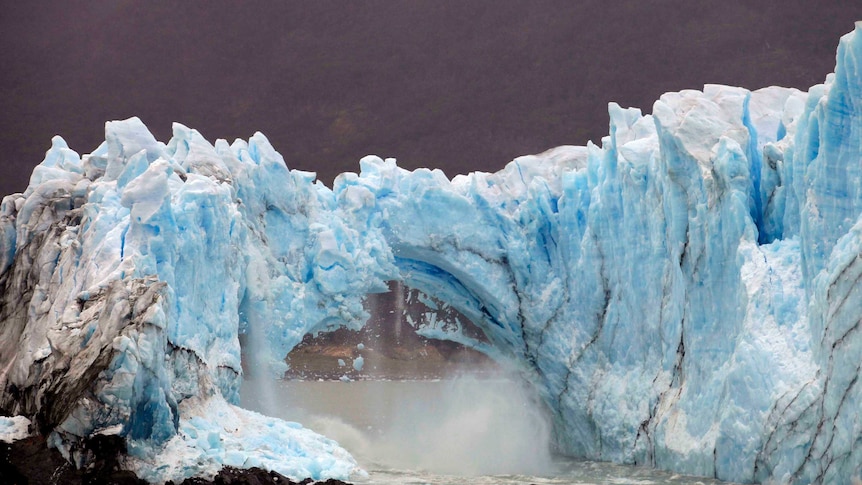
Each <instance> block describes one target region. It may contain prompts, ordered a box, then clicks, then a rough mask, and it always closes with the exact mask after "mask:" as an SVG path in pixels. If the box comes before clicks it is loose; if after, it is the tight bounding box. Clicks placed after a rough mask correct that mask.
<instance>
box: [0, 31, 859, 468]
mask: <svg viewBox="0 0 862 485" xmlns="http://www.w3.org/2000/svg"><path fill="white" fill-rule="evenodd" d="M860 66H862V23H857V25H856V29H855V31H854V32H851V33H850V34H847V35H846V36H844V37H843V38H842V39H841V42H840V44H839V48H838V55H837V64H836V69H835V72H834V73H833V74H830V75H829V76H827V78H826V81H825V83H824V84H822V85H817V86H814V87H812V88H811V89H810V90H809V91H808V92H807V93H805V92H801V91H797V90H794V89H785V88H766V89H761V90H758V91H754V92H749V91H747V90H744V89H741V88H733V87H726V86H716V85H708V86H706V87H705V88H704V89H703V91H682V92H679V93H668V94H665V95H664V96H662V97H661V99H660V100H658V101H657V102H656V103H655V105H654V106H653V114H651V115H642V114H641V112H640V111H639V110H637V109H623V108H620V107H619V106H617V105H615V104H611V105H610V110H609V111H610V119H611V122H610V134H609V136H608V137H605V138H604V139H603V140H602V143H601V146H596V145H592V144H590V145H589V146H587V147H560V148H557V149H553V150H551V151H549V152H546V153H544V154H541V155H536V156H525V157H521V158H518V159H516V160H514V161H513V162H511V163H510V164H509V165H507V166H506V168H504V169H503V170H501V171H500V172H498V173H495V174H485V173H473V174H471V175H468V176H457V177H455V178H454V179H452V180H449V179H447V178H446V176H445V175H444V174H443V173H442V172H440V171H437V170H425V169H420V170H416V171H414V172H408V171H406V170H403V169H401V168H399V167H397V166H396V164H395V161H394V160H391V159H389V160H382V159H380V158H377V157H366V158H364V159H363V160H362V161H361V162H360V165H361V173H360V174H359V175H356V174H349V173H348V174H343V175H341V176H340V177H339V178H338V179H336V181H335V183H334V187H333V188H332V189H329V188H327V187H325V186H324V185H322V184H320V183H317V182H314V175H313V174H309V173H304V172H299V171H289V170H288V169H287V167H286V165H285V163H284V161H283V159H282V157H281V156H280V155H279V154H278V153H277V152H276V151H275V150H274V149H273V148H272V147H271V146H270V144H269V143H268V142H267V140H266V138H265V137H264V136H263V135H261V134H256V135H254V136H253V137H252V138H251V139H250V140H249V141H248V142H244V141H236V142H234V143H233V144H231V145H229V144H228V143H227V142H225V141H224V140H218V141H216V143H215V144H214V145H211V144H210V143H209V142H207V141H206V140H205V139H204V138H203V137H202V136H201V135H200V134H199V133H198V132H197V131H195V130H192V129H189V128H186V127H184V126H182V125H179V124H177V125H175V126H174V136H173V138H172V139H171V140H170V142H169V143H168V144H163V143H160V142H158V141H156V140H155V139H154V138H153V136H152V135H151V134H150V133H149V132H148V131H147V129H146V127H145V126H144V125H143V124H142V123H141V122H140V121H139V120H137V119H134V118H133V119H130V120H126V121H118V122H110V123H108V124H107V125H106V140H105V142H104V143H103V144H102V145H101V146H99V147H98V148H97V149H96V150H95V151H94V152H93V153H91V154H89V155H85V156H84V157H79V156H78V154H77V153H75V152H73V151H72V150H70V149H69V148H68V147H67V146H66V144H65V142H64V141H63V140H62V139H61V138H59V137H57V138H55V139H54V142H53V146H52V148H51V149H50V150H49V151H48V153H47V155H46V158H45V161H44V162H43V163H42V164H41V165H39V166H38V167H37V168H36V169H35V170H34V172H33V175H32V178H31V181H30V185H29V187H28V188H27V190H26V192H24V193H23V194H14V195H11V196H8V197H6V198H5V199H4V200H3V203H2V209H0V285H2V289H3V292H2V295H3V296H2V298H3V300H2V307H0V322H2V327H0V369H2V370H0V387H2V389H3V391H2V394H0V409H2V410H3V411H4V412H6V413H7V414H13V415H14V414H20V415H24V416H26V417H28V418H31V419H32V420H33V422H34V424H35V426H36V427H37V428H38V430H39V431H41V432H42V433H46V434H47V433H50V435H51V442H52V443H53V444H54V445H56V446H57V447H58V448H59V449H61V450H62V451H63V452H64V453H65V454H66V455H67V456H68V457H69V458H70V459H72V460H75V461H77V462H79V463H81V462H84V461H86V460H87V458H88V457H87V454H86V452H85V450H83V449H82V448H81V443H82V442H83V440H84V439H85V438H87V437H89V436H92V435H94V434H99V433H114V434H120V435H121V436H123V437H125V439H126V442H127V443H128V446H129V453H130V458H129V460H128V465H129V466H130V467H132V468H133V469H135V470H137V471H138V472H139V473H140V474H141V475H142V476H144V477H147V478H148V479H149V480H151V481H154V482H156V481H159V480H164V479H167V478H181V477H184V476H190V475H195V474H198V475H200V474H206V473H211V472H212V471H214V470H215V468H217V467H218V466H220V465H221V464H231V465H237V466H252V465H256V464H257V465H259V464H264V465H265V466H275V465H274V463H276V462H277V463H280V464H281V465H280V466H281V468H278V469H277V470H278V471H280V472H281V473H284V474H287V475H292V476H295V477H305V476H311V477H313V478H325V477H328V476H333V477H341V478H348V477H349V475H350V474H351V473H355V472H356V469H355V463H354V462H353V461H352V459H351V458H350V457H349V456H348V455H347V454H346V453H345V452H344V451H343V450H341V449H340V448H339V447H338V446H337V445H336V444H335V443H334V442H332V441H329V440H327V439H326V438H323V437H320V436H318V435H315V434H313V433H311V432H309V431H307V430H304V429H302V428H301V427H299V426H298V425H293V424H287V423H282V422H277V421H276V420H271V419H269V418H265V417H262V416H259V415H255V414H254V413H249V412H246V411H242V410H240V409H238V408H236V407H235V406H234V404H235V403H236V402H237V400H238V388H239V386H240V383H241V380H242V368H241V364H240V362H241V359H240V357H241V356H240V351H241V348H240V341H239V337H238V336H239V335H240V334H246V337H247V341H248V342H251V343H253V345H252V344H249V345H248V346H247V348H245V349H243V351H245V352H248V353H249V354H250V355H249V356H248V357H249V361H251V362H254V363H255V365H256V366H258V367H260V366H263V367H266V368H267V371H268V372H270V373H272V374H273V375H278V374H279V373H280V372H281V371H282V370H283V365H284V364H283V358H284V356H285V355H286V354H287V352H288V351H289V350H290V349H291V348H292V347H293V346H295V345H296V344H297V343H299V342H300V340H301V339H302V337H303V336H304V335H305V334H307V333H309V332H318V331H325V330H328V329H332V328H335V327H338V326H342V325H344V326H349V327H353V328H356V327H359V326H361V325H362V324H363V322H364V321H365V318H366V315H365V313H364V310H363V307H362V300H363V298H364V296H365V295H367V294H368V293H371V292H383V291H386V290H387V282H388V281H391V280H397V281H402V282H404V284H406V285H408V286H410V287H412V288H415V289H418V290H421V291H422V292H424V293H426V294H428V295H431V296H433V297H434V298H436V299H437V300H439V301H442V302H444V303H445V304H447V305H450V306H451V307H453V308H455V309H457V310H458V311H459V312H461V314H463V315H465V316H466V317H468V318H469V319H470V320H471V321H472V322H473V323H475V324H476V325H477V326H478V327H479V328H480V329H481V330H482V331H483V332H484V333H485V336H486V337H487V339H486V341H478V340H475V339H473V338H470V337H469V336H466V335H464V334H462V333H459V331H458V329H457V328H455V329H454V330H453V329H452V328H451V327H449V328H442V327H440V328H426V329H424V331H425V334H426V335H430V336H435V337H438V338H451V339H455V340H459V341H461V342H463V343H466V344H468V345H473V346H475V347H476V348H478V349H480V350H482V351H484V352H486V353H488V354H490V355H492V356H493V357H495V358H497V359H499V360H502V361H506V362H510V363H512V364H514V365H516V366H517V367H518V368H520V369H521V371H522V372H524V373H525V374H526V375H527V376H528V377H529V378H530V380H531V381H533V382H535V383H536V384H537V386H538V388H539V390H540V392H541V394H542V396H543V397H544V399H545V400H546V402H547V403H548V405H549V407H550V409H551V411H552V413H553V415H554V419H555V423H554V428H555V434H556V441H557V445H558V446H559V448H560V450H561V451H563V452H565V453H568V454H570V455H573V456H579V457H585V458H589V459H595V460H611V461H617V462H624V463H639V464H648V465H654V466H657V467H660V468H664V469H668V470H674V471H677V472H683V473H687V474H696V475H706V476H715V477H717V478H720V479H726V480H733V481H739V482H751V481H764V480H767V479H774V480H777V481H780V482H788V481H793V482H798V483H808V482H825V483H848V482H850V481H852V480H854V479H856V480H862V421H860V418H859V416H860V409H862V382H860V374H862V369H860V365H862V364H860V362H862V324H860V317H862V72H860ZM354 364H355V363H354ZM359 365H361V364H359ZM247 428H248V429H254V430H256V431H254V432H251V431H248V429H247ZM260 430H277V432H275V431H272V432H269V431H266V432H262V431H260ZM171 456H173V457H176V456H183V457H190V456H191V457H193V458H192V459H190V460H186V461H183V460H180V461H178V462H171V463H172V464H166V459H167V457H171Z"/></svg>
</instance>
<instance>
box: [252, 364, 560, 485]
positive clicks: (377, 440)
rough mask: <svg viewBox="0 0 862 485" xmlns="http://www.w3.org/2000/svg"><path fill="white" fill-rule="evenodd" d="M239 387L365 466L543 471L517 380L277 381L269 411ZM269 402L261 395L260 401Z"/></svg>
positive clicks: (536, 419) (545, 450) (545, 453)
mask: <svg viewBox="0 0 862 485" xmlns="http://www.w3.org/2000/svg"><path fill="white" fill-rule="evenodd" d="M260 387H261V386H251V387H250V388H249V389H245V388H244V390H243V405H245V406H249V407H251V408H252V409H255V410H257V411H259V412H262V413H264V414H269V415H272V416H276V417H279V418H282V419H288V420H294V421H298V422H300V423H302V424H303V425H304V426H306V427H308V428H311V429H313V430H315V431H317V432H319V433H321V434H324V435H325V436H327V437H329V438H332V439H334V440H336V441H338V442H339V444H341V446H343V447H344V448H346V449H347V450H348V451H350V452H351V453H352V454H353V455H354V457H355V458H356V459H357V461H358V462H359V464H360V465H361V466H362V467H363V468H365V469H367V470H369V471H372V470H378V469H398V470H422V471H425V472H428V473H433V474H441V475H461V476H470V475H514V474H523V475H547V474H548V473H551V469H552V463H551V449H550V442H551V427H550V424H549V420H548V419H547V416H546V412H545V410H544V407H543V405H542V403H541V401H540V400H539V399H538V397H537V396H536V395H535V394H534V393H533V392H532V391H531V390H530V387H529V385H528V384H527V383H526V382H524V381H523V380H520V378H517V377H512V376H506V377H495V378H493V379H486V378H477V377H473V376H470V375H464V376H461V377H457V378H454V379H446V380H441V381H356V382H346V383H345V382H331V381H327V382H297V381H283V382H280V383H278V385H276V386H273V387H276V388H277V390H276V393H277V394H278V397H277V398H276V402H277V403H278V404H277V405H276V408H275V409H262V408H261V407H262V406H261V405H262V404H263V403H264V401H262V400H260V399H258V398H256V397H255V396H253V395H250V394H251V393H252V392H255V391H257V390H259V389H260ZM266 401H268V402H269V403H272V401H270V400H269V399H266Z"/></svg>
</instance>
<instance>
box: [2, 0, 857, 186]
mask: <svg viewBox="0 0 862 485" xmlns="http://www.w3.org/2000/svg"><path fill="white" fill-rule="evenodd" d="M856 19H862V2H860V1H859V0H853V1H813V0H782V1H778V0H757V1H733V0H730V1H721V2H718V1H709V2H707V1H703V2H697V1H676V0H656V1H644V0H641V1H634V0H632V1H623V0H611V1H609V0H604V1H598V0H580V1H574V0H573V1H553V0H533V1H515V0H493V1H491V0H470V1H459V2H456V1H446V0H442V1H441V0H411V1H404V2H393V1H373V0H372V1H338V2H336V1H329V0H316V1H303V2H294V1H288V2H278V3H276V2H256V1H243V2H227V1H208V2H182V3H180V2H176V3H174V2H161V1H155V2H153V1H147V2H139V1H131V0H126V1H113V2H105V1H97V2H90V1H87V2H84V1H62V2H60V1H50V2H19V1H6V0H3V1H0V46H2V49H0V93H2V96H0V149H2V151H0V195H3V194H9V193H12V192H17V191H22V190H24V188H25V187H26V185H27V181H28V179H29V174H30V172H31V171H32V168H33V166H35V165H36V164H37V163H39V162H40V161H41V160H42V158H43V157H44V153H45V150H47V149H48V148H49V147H50V138H51V136H53V135H54V134H61V135H62V136H63V137H64V138H65V139H66V140H67V142H68V143H69V145H70V146H71V148H73V149H75V150H76V151H78V152H79V153H81V154H83V153H88V152H90V151H92V150H93V149H94V148H95V147H96V146H98V144H99V143H100V142H101V141H102V140H103V139H104V122H105V121H107V120H113V119H123V118H127V117H129V116H139V117H140V118H141V119H142V120H143V121H144V122H145V123H147V125H148V126H149V128H150V129H151V131H152V132H153V133H154V134H155V135H156V137H157V138H158V139H160V140H162V141H165V142H167V141H168V139H169V138H170V124H171V122H172V121H179V122H182V123H184V124H186V125H188V126H190V127H193V128H196V129H198V130H199V131H201V133H202V134H203V135H204V136H205V137H207V138H208V139H210V140H214V139H215V138H227V139H228V140H229V141H232V140H233V139H234V138H237V137H242V138H248V137H249V136H250V135H252V134H253V133H254V132H255V131H262V132H263V133H264V134H266V135H267V137H269V139H270V141H271V142H272V143H273V145H274V146H275V148H276V149H277V150H278V151H280V152H281V153H282V154H283V155H284V157H285V159H286V161H287V164H288V166H290V167H291V168H300V169H303V170H311V171H316V172H318V175H319V177H320V178H321V179H322V180H323V181H324V182H326V183H327V184H330V183H331V181H332V178H333V177H334V176H335V175H336V174H337V173H340V172H343V171H355V170H358V160H359V159H360V158H361V157H362V156H364V155H366V154H372V153H373V154H377V155H380V156H384V157H389V156H391V157H396V158H398V160H399V165H401V166H404V167H407V168H415V167H420V166H428V167H438V168H442V169H443V170H444V171H445V172H446V173H447V175H449V176H453V175H455V174H457V173H466V172H469V171H472V170H486V171H493V170H498V169H499V168H501V167H502V166H503V165H504V164H505V163H507V162H508V161H509V160H511V159H512V158H513V157H516V156H518V155H523V154H528V153H536V152H540V151H543V150H545V149H547V148H550V147H553V146H557V145H562V144H579V145H580V144H585V143H586V142H587V140H593V141H596V142H598V141H600V139H601V137H602V136H603V135H605V134H607V131H608V130H607V123H608V117H607V102H608V101H617V102H619V103H620V104H621V105H623V106H638V107H641V108H642V109H643V110H644V112H650V111H651V107H652V103H653V102H654V101H655V100H656V99H657V98H658V96H659V95H660V94H661V93H663V92H666V91H677V90H681V89H686V88H695V89H699V88H701V87H702V86H703V84H704V83H722V84H733V85H739V86H744V87H747V88H750V89H756V88H760V87H763V86H767V85H783V86H792V87H797V88H801V89H807V88H808V87H809V86H810V85H812V84H816V83H818V82H822V81H823V79H824V77H825V75H826V73H827V72H830V71H831V70H832V69H833V68H834V65H835V48H836V46H837V43H838V39H839V37H840V36H841V35H842V34H844V33H846V32H849V31H851V30H852V29H853V21H854V20H856Z"/></svg>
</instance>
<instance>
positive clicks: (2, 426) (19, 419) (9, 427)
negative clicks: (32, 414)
mask: <svg viewBox="0 0 862 485" xmlns="http://www.w3.org/2000/svg"><path fill="white" fill-rule="evenodd" d="M28 436H30V420H29V419H27V418H25V417H24V416H12V417H7V416H0V441H2V442H4V443H12V442H15V441H18V440H22V439H24V438H26V437H28Z"/></svg>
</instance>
